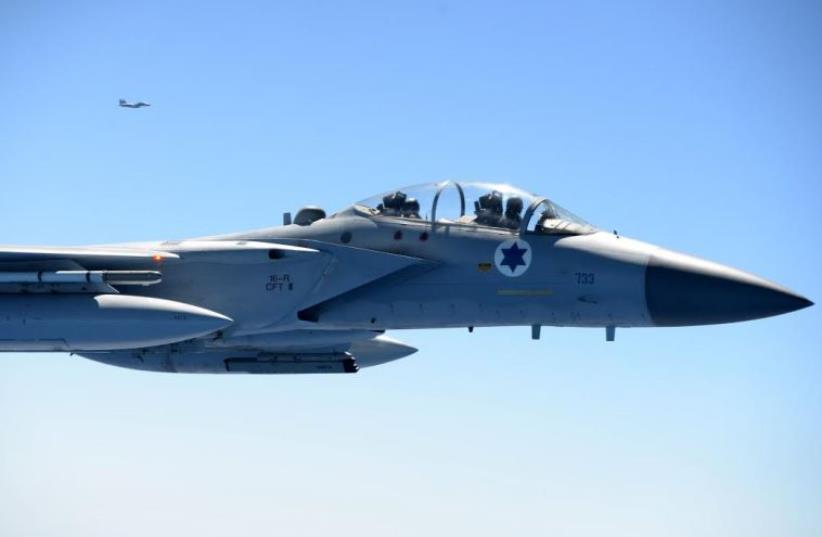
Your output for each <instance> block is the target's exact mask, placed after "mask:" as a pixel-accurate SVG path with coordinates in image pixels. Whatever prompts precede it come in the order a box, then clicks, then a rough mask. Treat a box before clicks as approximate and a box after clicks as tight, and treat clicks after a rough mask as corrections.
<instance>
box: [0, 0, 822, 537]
mask: <svg viewBox="0 0 822 537" xmlns="http://www.w3.org/2000/svg"><path fill="white" fill-rule="evenodd" d="M170 4H172V3H171V2H160V1H146V2H122V3H118V2H99V3H95V2H73V3H68V2H37V1H15V0H5V1H3V2H0V103H2V108H1V109H0V186H2V190H0V243H24V244H26V243H28V244H37V243H54V244H84V243H105V242H118V241H132V240H144V239H145V240H148V239H166V238H168V239H171V238H183V237H188V236H198V235H206V234H211V233H220V232H228V231H234V230H242V229H250V228H255V227H265V226H269V225H275V224H277V223H279V222H280V221H281V213H282V212H283V211H294V210H296V209H297V208H299V207H300V206H301V205H304V204H309V203H315V204H319V205H321V206H323V207H325V208H327V209H328V210H330V211H333V210H336V209H339V208H341V207H344V206H346V205H348V204H349V203H350V202H352V201H354V200H356V199H360V198H364V197H367V196H370V195H372V194H374V193H377V192H380V191H383V190H386V189H390V188H392V187H395V186H399V185H404V184H409V183H418V182H423V181H428V180H438V179H444V178H471V179H483V180H491V181H509V182H511V183H513V184H517V185H520V186H522V187H523V188H526V189H528V190H532V191H537V192H540V193H543V194H544V195H547V196H550V197H552V198H553V199H555V200H557V201H558V202H559V203H561V204H563V205H565V206H566V207H568V208H569V209H571V210H573V211H574V212H577V213H578V214H580V215H582V216H584V217H586V218H587V219H589V220H590V221H592V222H594V223H597V224H599V225H601V226H603V227H605V228H606V229H611V228H617V229H619V231H620V232H621V233H622V234H623V235H629V236H633V237H637V238H640V239H643V240H647V241H649V242H653V243H657V244H661V245H665V246H667V247H670V248H674V249H678V250H683V251H686V252H689V253H693V254H697V255H700V256H703V257H707V258H710V259H714V260H717V261H720V262H724V263H727V264H730V265H733V266H737V267H740V268H744V269H746V270H749V271H751V272H754V273H757V274H760V275H763V276H765V277H767V278H770V279H773V280H775V281H778V282H780V283H782V284H784V285H786V286H788V287H790V288H792V289H795V290H796V291H798V292H800V293H802V294H804V295H806V296H808V297H809V298H811V299H812V300H815V301H817V302H818V301H819V300H820V299H822V283H820V277H819V273H820V263H821V262H822V253H821V252H822V238H820V231H822V229H820V224H822V217H821V216H820V214H822V213H821V212H820V211H822V186H820V185H821V184H822V177H820V174H822V151H820V148H822V98H820V95H822V61H820V56H822V32H820V28H822V4H820V3H818V2H795V1H788V2H775V1H774V2H759V1H754V2H728V1H725V2H716V1H709V2H665V3H657V2H628V3H616V2H586V1H583V2H563V3H548V2H539V3H534V4H529V3H511V2H509V3H484V2H464V3H460V2H435V3H429V2H408V3H396V4H393V5H390V6H389V5H387V4H386V3H384V2H374V3H369V2H294V3H276V2H258V3H254V2H216V3H214V2H203V1H201V2H175V3H173V5H170ZM663 4H664V5H663ZM120 97H123V98H127V99H144V100H147V101H149V102H151V103H153V106H152V107H151V108H148V109H142V110H127V109H121V108H118V107H117V106H116V105H117V99H118V98H120ZM821 327H822V310H820V308H819V306H817V307H814V308H810V309H808V310H804V311H801V312H798V313H794V314H790V315H786V316H781V317H777V318H772V319H767V320H760V321H755V322H750V323H742V324H738V325H727V326H714V327H704V328H682V329H634V330H621V331H618V333H617V341H616V342H615V343H612V344H606V343H605V341H604V340H605V338H604V333H602V332H600V331H599V330H596V331H594V330H585V329H545V330H543V339H542V341H539V342H534V341H531V340H530V339H529V330H528V328H518V329H509V328H499V329H485V330H478V331H477V332H475V333H474V334H473V335H469V334H468V333H467V332H465V331H420V332H404V333H394V334H392V335H393V336H394V337H398V338H400V339H403V340H405V341H407V342H409V343H411V344H414V345H416V346H418V347H419V348H420V349H421V350H420V352H419V353H418V354H416V355H414V356H412V357H410V358H407V359H405V360H401V361H399V362H395V363H393V364H389V365H386V366H383V367H380V368H375V369H369V370H365V371H363V372H361V373H360V374H358V375H342V376H302V377H300V376H281V377H245V376H241V377H228V376H222V377H220V376H185V375H163V374H149V373H142V372H135V371H128V370H122V369H117V368H113V367H108V366H103V365H100V364H97V363H93V362H90V361H86V360H83V359H80V358H75V357H69V356H68V355H63V354H55V355H49V354H4V355H2V356H0V535H3V536H12V537H17V536H61V537H73V536H78V537H79V536H83V537H90V536H101V537H102V536H106V537H108V536H111V535H120V536H141V537H142V536H145V535H157V536H164V535H200V536H217V535H238V534H239V535H244V534H245V535H259V534H271V533H279V534H284V535H299V536H315V535H316V536H319V535H323V536H324V535H329V534H335V535H347V534H354V533H355V532H356V534H358V535H363V536H367V535H380V536H382V535H386V534H389V535H409V536H411V535H414V536H418V535H455V534H456V535H480V536H482V535H494V536H496V535H535V534H552V535H563V536H587V535H604V534H608V535H616V536H632V537H633V536H638V535H654V536H658V535H670V536H680V535H681V536H693V535H700V536H713V535H716V536H720V535H721V536H728V535H745V536H746V537H751V536H776V535H778V536H785V535H790V536H812V535H813V536H816V535H820V534H822V509H820V506H822V420H821V419H820V418H822V387H820V382H822V331H820V328H821Z"/></svg>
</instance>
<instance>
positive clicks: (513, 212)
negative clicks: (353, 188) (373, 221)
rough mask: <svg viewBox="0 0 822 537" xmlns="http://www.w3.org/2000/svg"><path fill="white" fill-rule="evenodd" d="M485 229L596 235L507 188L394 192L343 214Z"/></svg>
mask: <svg viewBox="0 0 822 537" xmlns="http://www.w3.org/2000/svg"><path fill="white" fill-rule="evenodd" d="M351 211H354V212H357V213H360V214H364V215H365V216H369V217H377V218H391V219H401V220H404V221H419V222H428V223H431V224H432V225H464V226H483V227H488V228H497V229H502V230H509V231H511V232H532V233H541V234H574V235H577V234H583V233H590V232H593V231H594V230H595V228H594V227H593V226H591V225H590V224H588V223H587V222H586V221H585V220H583V219H582V218H580V217H578V216H576V215H575V214H573V213H572V212H570V211H568V210H566V209H564V208H562V207H560V206H559V205H557V204H556V203H554V202H552V201H550V200H548V199H547V198H544V197H540V196H537V195H535V194H532V193H530V192H526V191H524V190H521V189H519V188H516V187H513V186H511V185H507V184H503V183H482V182H465V181H442V182H439V183H427V184H422V185H414V186H410V187H405V188H400V189H397V190H392V191H390V192H386V193H384V194H380V195H377V196H373V197H370V198H367V199H364V200H362V201H359V202H357V203H355V204H354V205H353V206H352V207H350V208H349V209H347V210H346V211H343V213H348V212H351Z"/></svg>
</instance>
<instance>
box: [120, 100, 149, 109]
mask: <svg viewBox="0 0 822 537" xmlns="http://www.w3.org/2000/svg"><path fill="white" fill-rule="evenodd" d="M120 106H122V107H123V108H142V107H144V106H151V105H150V104H149V103H144V102H143V101H137V102H136V103H130V102H128V101H126V100H125V99H120Z"/></svg>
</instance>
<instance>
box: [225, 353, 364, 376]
mask: <svg viewBox="0 0 822 537" xmlns="http://www.w3.org/2000/svg"><path fill="white" fill-rule="evenodd" d="M225 367H226V371H228V372H230V373H253V374H264V375H271V374H286V373H356V372H357V371H358V370H359V367H357V362H356V361H354V358H353V357H352V356H351V355H350V354H348V353H328V354H260V355H259V356H258V357H256V358H227V359H226V360H225Z"/></svg>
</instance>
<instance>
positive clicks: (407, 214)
mask: <svg viewBox="0 0 822 537" xmlns="http://www.w3.org/2000/svg"><path fill="white" fill-rule="evenodd" d="M377 212H378V213H379V214H382V215H385V216H401V217H404V218H419V217H420V203H419V202H418V201H417V200H416V199H414V198H409V197H408V196H407V195H406V194H405V192H400V191H399V190H398V191H396V192H394V193H392V194H386V195H385V196H383V198H382V203H380V204H379V205H377Z"/></svg>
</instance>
